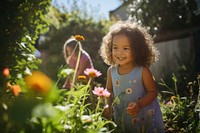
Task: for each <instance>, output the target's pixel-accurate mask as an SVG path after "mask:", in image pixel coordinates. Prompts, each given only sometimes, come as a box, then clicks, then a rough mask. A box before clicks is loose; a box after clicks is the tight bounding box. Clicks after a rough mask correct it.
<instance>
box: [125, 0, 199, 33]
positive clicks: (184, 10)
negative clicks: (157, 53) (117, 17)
mask: <svg viewBox="0 0 200 133" xmlns="http://www.w3.org/2000/svg"><path fill="white" fill-rule="evenodd" d="M124 1H126V2H129V3H130V4H129V7H128V12H129V16H130V17H131V19H133V20H135V21H138V22H140V23H142V24H143V25H146V26H149V27H150V31H151V33H152V34H165V33H168V32H172V31H176V30H181V29H187V28H193V27H195V26H198V25H199V23H200V10H199V9H198V6H197V2H196V1H195V0H139V1H135V0H124Z"/></svg>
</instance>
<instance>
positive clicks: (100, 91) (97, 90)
mask: <svg viewBox="0 0 200 133" xmlns="http://www.w3.org/2000/svg"><path fill="white" fill-rule="evenodd" d="M92 92H93V94H95V95H97V96H99V97H109V96H110V92H108V90H107V89H104V88H103V87H95V88H94V90H93V91H92Z"/></svg>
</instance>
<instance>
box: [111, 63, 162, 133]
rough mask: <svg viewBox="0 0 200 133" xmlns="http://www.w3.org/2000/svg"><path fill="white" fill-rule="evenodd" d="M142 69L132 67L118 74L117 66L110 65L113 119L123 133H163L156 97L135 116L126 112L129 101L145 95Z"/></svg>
mask: <svg viewBox="0 0 200 133" xmlns="http://www.w3.org/2000/svg"><path fill="white" fill-rule="evenodd" d="M142 69H143V67H134V68H133V70H132V71H131V72H129V73H128V74H125V75H120V74H119V73H118V70H117V67H115V66H111V77H112V85H113V92H114V101H113V103H114V107H113V109H114V120H115V122H116V124H117V125H118V127H119V128H120V129H121V130H122V132H124V133H137V132H139V133H141V132H142V133H143V132H144V133H163V132H164V124H163V119H162V113H161V110H160V106H159V103H158V100H157V98H156V99H155V100H154V101H153V102H152V103H151V104H149V105H147V106H145V107H143V108H142V109H141V110H140V112H139V114H138V115H137V116H134V117H133V116H130V115H128V114H127V113H126V108H127V105H128V103H129V102H131V101H137V100H139V99H140V98H142V97H143V96H144V95H145V88H144V85H143V82H142Z"/></svg>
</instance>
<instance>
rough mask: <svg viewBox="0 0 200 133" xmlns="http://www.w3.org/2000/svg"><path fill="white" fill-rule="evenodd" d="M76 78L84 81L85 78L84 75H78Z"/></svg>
mask: <svg viewBox="0 0 200 133" xmlns="http://www.w3.org/2000/svg"><path fill="white" fill-rule="evenodd" d="M78 80H81V81H85V80H86V76H84V75H81V76H78Z"/></svg>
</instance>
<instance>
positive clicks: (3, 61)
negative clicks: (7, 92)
mask: <svg viewBox="0 0 200 133" xmlns="http://www.w3.org/2000/svg"><path fill="white" fill-rule="evenodd" d="M50 4H51V0H34V1H27V0H17V1H16V0H4V1H1V4H0V19H1V22H0V36H1V39H0V44H1V49H0V57H1V58H0V70H1V71H2V70H3V69H4V68H5V67H8V68H9V69H10V70H11V75H12V77H13V80H17V79H18V78H20V77H21V76H23V74H25V71H26V70H27V69H29V70H31V69H37V65H36V64H37V63H38V62H39V61H38V60H37V59H36V58H35V57H34V56H33V53H34V52H35V50H36V49H35V47H34V44H35V41H36V40H37V38H38V35H39V34H43V33H44V32H45V31H47V30H48V22H47V19H45V14H46V13H47V12H48V7H49V6H50ZM20 74H22V75H20ZM3 79H4V78H3V75H2V74H1V77H0V85H2V82H3Z"/></svg>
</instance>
